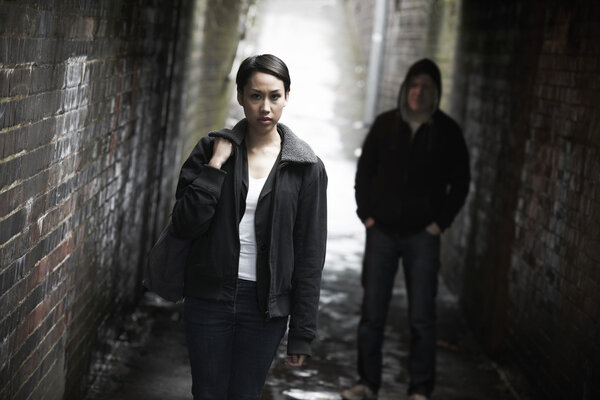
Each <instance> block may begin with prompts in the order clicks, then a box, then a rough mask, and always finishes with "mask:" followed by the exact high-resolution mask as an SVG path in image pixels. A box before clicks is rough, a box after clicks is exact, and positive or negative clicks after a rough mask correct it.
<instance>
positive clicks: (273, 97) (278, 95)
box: [271, 94, 281, 100]
mask: <svg viewBox="0 0 600 400" xmlns="http://www.w3.org/2000/svg"><path fill="white" fill-rule="evenodd" d="M280 97H281V95H280V94H272V95H271V100H278V99H279V98H280Z"/></svg>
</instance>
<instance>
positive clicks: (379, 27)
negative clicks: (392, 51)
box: [364, 0, 388, 126]
mask: <svg viewBox="0 0 600 400" xmlns="http://www.w3.org/2000/svg"><path fill="white" fill-rule="evenodd" d="M387 3H388V2H387V0H376V4H375V16H374V18H373V33H372V35H371V51H370V54H369V67H368V72H367V88H366V90H367V93H366V100H365V120H364V123H365V125H366V126H369V125H371V124H372V123H373V120H374V119H375V112H376V109H377V95H378V94H379V78H380V76H381V62H382V59H383V47H384V42H385V40H384V39H385V27H386V14H387V13H386V11H387Z"/></svg>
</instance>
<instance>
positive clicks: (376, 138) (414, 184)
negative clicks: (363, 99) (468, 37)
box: [355, 59, 470, 235]
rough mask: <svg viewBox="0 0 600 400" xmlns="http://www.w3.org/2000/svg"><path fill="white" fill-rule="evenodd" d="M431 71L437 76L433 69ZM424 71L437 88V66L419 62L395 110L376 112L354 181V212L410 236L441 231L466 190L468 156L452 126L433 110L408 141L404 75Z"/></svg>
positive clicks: (455, 124)
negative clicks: (434, 226)
mask: <svg viewBox="0 0 600 400" xmlns="http://www.w3.org/2000/svg"><path fill="white" fill-rule="evenodd" d="M435 71H437V76H435V75H436V72H435ZM419 73H427V74H429V75H430V76H431V77H432V79H433V80H434V83H435V84H436V86H437V87H438V93H439V92H440V91H441V80H440V76H439V70H438V69H437V66H435V64H434V63H433V62H432V61H430V60H427V59H425V60H420V61H419V62H417V63H415V64H414V65H413V67H411V69H409V71H408V73H407V76H406V78H405V80H404V82H403V84H402V86H401V89H400V95H399V104H398V108H396V109H394V110H390V111H387V112H384V113H383V114H380V115H379V116H378V117H377V118H376V119H375V122H374V123H373V125H372V126H371V129H370V130H369V133H368V134H367V137H366V139H365V142H364V144H363V148H362V154H361V156H360V159H359V161H358V168H357V171H356V180H355V190H356V192H355V194H356V203H357V206H358V208H357V214H358V216H359V217H360V219H361V220H363V221H364V220H365V219H367V218H369V217H370V218H373V219H374V220H375V222H376V224H377V225H378V226H380V227H381V228H383V229H384V230H386V231H388V232H390V233H396V234H400V235H408V234H414V233H417V232H420V231H422V230H423V229H424V228H425V227H426V226H427V225H429V224H430V223H432V222H436V223H437V224H438V226H439V227H440V229H442V230H444V229H446V228H447V227H448V226H450V224H451V223H452V221H453V220H454V218H455V217H456V214H457V213H458V212H459V210H460V209H461V207H462V206H463V204H464V202H465V198H466V196H467V193H468V191H469V181H470V172H469V155H468V151H467V147H466V144H465V141H464V138H463V136H462V132H461V130H460V127H459V126H458V124H457V123H456V122H455V121H454V120H453V119H452V118H450V117H449V116H448V115H446V114H445V113H443V112H442V111H441V110H439V109H437V105H436V108H435V110H434V111H433V114H432V116H431V119H430V120H429V121H428V122H426V123H424V124H422V125H421V126H420V127H419V128H418V129H417V131H416V132H415V134H414V138H413V139H412V141H411V128H410V126H409V124H408V122H407V121H406V118H405V117H403V115H406V113H405V112H403V108H404V107H405V99H406V85H407V83H408V81H409V80H410V78H412V77H413V76H415V75H417V74H419Z"/></svg>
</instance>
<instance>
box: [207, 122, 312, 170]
mask: <svg viewBox="0 0 600 400" xmlns="http://www.w3.org/2000/svg"><path fill="white" fill-rule="evenodd" d="M247 128H248V121H247V120H246V118H244V119H242V120H241V121H239V122H238V123H237V124H236V125H235V126H234V127H233V128H232V129H221V130H218V131H213V132H210V133H209V134H208V136H211V137H222V138H225V139H229V140H231V141H232V142H233V143H235V144H236V145H237V146H240V145H241V144H242V142H243V141H244V137H245V136H246V130H247ZM277 132H279V134H280V135H281V161H282V162H292V163H300V164H314V163H316V162H317V156H316V155H315V153H314V152H313V151H312V149H311V148H310V146H309V145H308V144H306V142H305V141H303V140H302V139H300V138H299V137H298V136H296V135H295V134H294V132H292V130H291V129H290V128H288V127H287V126H285V125H284V124H281V123H278V124H277Z"/></svg>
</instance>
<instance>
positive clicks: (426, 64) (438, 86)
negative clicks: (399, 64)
mask: <svg viewBox="0 0 600 400" xmlns="http://www.w3.org/2000/svg"><path fill="white" fill-rule="evenodd" d="M421 74H426V75H428V76H429V77H430V78H431V80H432V81H433V84H434V86H435V90H436V93H435V100H434V101H433V106H432V109H431V114H433V113H434V112H435V111H436V110H437V109H438V107H439V99H440V96H441V94H442V77H441V73H440V69H439V68H438V66H437V65H436V64H435V63H434V62H433V61H431V60H430V59H428V58H423V59H421V60H419V61H417V62H416V63H414V64H413V65H412V66H411V67H410V68H409V69H408V72H407V73H406V77H405V78H404V81H403V82H402V85H401V86H400V92H399V94H398V109H399V110H400V114H401V116H402V119H403V120H405V121H408V120H409V109H408V104H407V102H408V89H409V87H408V85H409V83H410V81H411V79H413V78H414V77H416V76H417V75H421Z"/></svg>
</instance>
